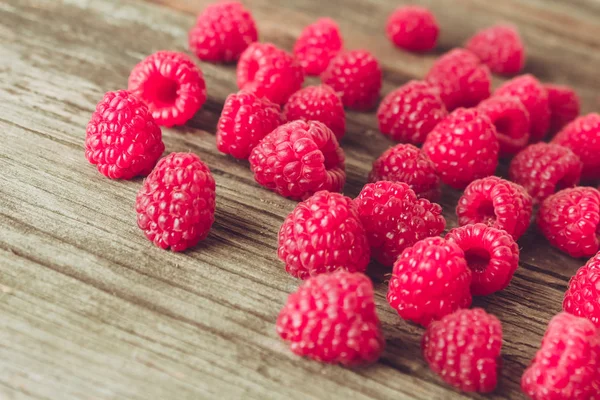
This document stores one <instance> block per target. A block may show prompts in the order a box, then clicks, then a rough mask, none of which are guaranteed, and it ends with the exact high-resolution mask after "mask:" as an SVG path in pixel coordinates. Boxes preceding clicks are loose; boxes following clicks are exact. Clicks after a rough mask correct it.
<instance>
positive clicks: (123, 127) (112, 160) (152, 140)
mask: <svg viewBox="0 0 600 400" xmlns="http://www.w3.org/2000/svg"><path fill="white" fill-rule="evenodd" d="M164 150H165V145H164V144H163V141H162V133H161V131H160V127H159V126H158V125H157V124H156V122H155V121H154V118H153V117H152V114H150V111H148V107H146V105H145V104H144V103H142V102H141V101H140V100H139V99H138V98H137V97H136V96H134V95H133V94H131V93H129V92H127V91H125V90H119V91H117V92H107V93H106V94H105V95H104V97H103V98H102V100H100V102H99V103H98V105H96V110H95V111H94V113H93V114H92V118H91V119H90V122H88V125H87V128H86V131H85V157H86V158H87V160H88V161H89V162H90V164H94V165H96V167H97V168H98V171H99V172H100V173H101V174H102V175H104V176H107V177H109V178H111V179H131V178H133V177H135V176H138V175H146V174H148V173H150V171H152V167H154V164H156V161H157V160H158V159H159V158H160V156H161V154H162V153H163V151H164Z"/></svg>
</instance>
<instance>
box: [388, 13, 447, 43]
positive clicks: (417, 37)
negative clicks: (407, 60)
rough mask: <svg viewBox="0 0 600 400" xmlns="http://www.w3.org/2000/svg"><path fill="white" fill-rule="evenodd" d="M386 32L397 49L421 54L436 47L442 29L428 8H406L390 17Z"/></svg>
mask: <svg viewBox="0 0 600 400" xmlns="http://www.w3.org/2000/svg"><path fill="white" fill-rule="evenodd" d="M385 32H386V33H387V36H388V38H389V39H390V40H391V41H392V43H394V44H395V45H396V47H400V48H401V49H406V50H409V51H417V52H421V51H427V50H431V49H433V48H434V47H435V44H436V42H437V38H438V35H439V33H440V28H439V26H438V22H437V20H436V19H435V16H434V15H433V14H432V13H431V11H429V10H428V9H427V8H425V7H419V6H404V7H398V8H397V9H396V10H395V11H394V12H393V13H392V14H391V15H390V16H389V18H388V20H387V24H386V26H385Z"/></svg>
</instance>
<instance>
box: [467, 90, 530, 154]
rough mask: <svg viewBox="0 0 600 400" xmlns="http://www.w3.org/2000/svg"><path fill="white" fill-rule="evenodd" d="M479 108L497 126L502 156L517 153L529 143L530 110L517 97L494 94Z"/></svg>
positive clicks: (480, 104)
mask: <svg viewBox="0 0 600 400" xmlns="http://www.w3.org/2000/svg"><path fill="white" fill-rule="evenodd" d="M477 109H478V110H479V111H480V112H482V113H484V114H485V115H487V117H488V118H489V119H490V120H491V121H492V124H494V126H495V127H496V132H497V134H498V142H499V143H500V156H503V157H505V156H510V155H513V154H516V153H517V152H519V151H520V150H522V149H523V148H525V146H527V143H529V112H528V111H527V109H526V108H525V106H524V105H523V103H521V100H519V99H518V98H516V97H512V96H493V97H490V98H489V99H487V100H484V101H482V102H481V103H479V105H478V106H477Z"/></svg>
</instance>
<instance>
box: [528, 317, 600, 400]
mask: <svg viewBox="0 0 600 400" xmlns="http://www.w3.org/2000/svg"><path fill="white" fill-rule="evenodd" d="M599 370H600V332H599V331H598V330H597V329H595V327H594V324H592V323H591V322H590V321H588V320H586V319H584V318H579V317H576V316H573V315H570V314H567V313H560V314H558V315H556V316H555V317H554V318H552V320H551V321H550V323H549V324H548V329H547V330H546V334H545V335H544V338H543V339H542V345H541V347H540V349H539V350H538V352H537V354H536V355H535V358H534V359H533V361H532V362H531V365H530V366H529V368H527V369H526V370H525V373H524V374H523V377H522V379H521V388H522V389H523V392H525V393H526V394H527V395H528V396H529V397H530V398H531V399H533V400H594V399H596V400H597V399H598V398H599V397H598V393H599V392H598V389H599V388H600V375H599V373H598V371H599Z"/></svg>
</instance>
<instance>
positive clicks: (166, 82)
mask: <svg viewBox="0 0 600 400" xmlns="http://www.w3.org/2000/svg"><path fill="white" fill-rule="evenodd" d="M128 89H129V91H130V92H132V93H133V94H135V95H137V96H138V97H139V98H141V99H142V100H143V101H144V102H145V103H146V104H147V105H148V108H149V109H150V111H151V112H152V116H153V117H154V119H155V120H156V123H157V124H159V125H164V126H173V125H183V124H185V123H186V122H187V121H188V120H189V119H190V118H192V117H193V116H194V114H196V112H197V111H198V110H199V109H200V108H201V107H202V105H203V104H204V102H205V101H206V86H205V84H204V77H203V75H202V71H201V70H200V68H198V67H196V64H194V62H193V61H192V60H191V59H190V58H189V57H188V56H187V55H185V54H183V53H178V52H175V51H159V52H156V53H154V54H152V55H150V56H148V57H146V59H144V61H142V62H141V63H139V64H138V65H136V66H135V67H134V68H133V70H132V71H131V74H130V75H129V85H128Z"/></svg>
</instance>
